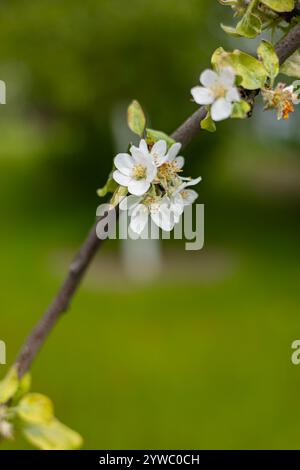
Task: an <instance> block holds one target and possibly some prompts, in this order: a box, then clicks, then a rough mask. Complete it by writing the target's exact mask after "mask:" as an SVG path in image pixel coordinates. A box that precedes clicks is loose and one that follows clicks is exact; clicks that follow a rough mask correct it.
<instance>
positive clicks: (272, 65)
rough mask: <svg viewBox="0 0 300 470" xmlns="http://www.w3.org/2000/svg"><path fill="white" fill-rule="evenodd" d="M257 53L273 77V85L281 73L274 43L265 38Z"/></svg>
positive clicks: (271, 77)
mask: <svg viewBox="0 0 300 470" xmlns="http://www.w3.org/2000/svg"><path fill="white" fill-rule="evenodd" d="M257 54H258V57H259V58H260V60H261V61H262V63H263V64H264V67H265V69H266V71H267V73H268V75H269V77H270V79H271V84H272V85H273V83H274V80H275V78H276V77H277V75H278V74H279V58H278V56H277V54H276V51H275V48H274V46H273V44H271V43H270V42H269V41H266V40H263V41H262V42H261V43H260V45H259V47H258V49H257Z"/></svg>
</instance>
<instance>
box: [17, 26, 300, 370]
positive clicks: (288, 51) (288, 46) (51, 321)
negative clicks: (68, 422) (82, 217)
mask: <svg viewBox="0 0 300 470" xmlns="http://www.w3.org/2000/svg"><path fill="white" fill-rule="evenodd" d="M299 47H300V25H298V26H296V27H294V28H293V29H292V30H291V31H290V32H289V33H288V34H287V36H286V37H285V38H284V39H282V40H281V41H280V42H279V43H278V44H277V46H276V51H277V54H278V56H279V60H280V63H281V64H282V63H283V62H284V61H285V60H286V59H287V58H288V57H289V56H290V55H292V54H293V53H294V52H295V51H296V50H297V49H298V48H299ZM205 116H206V109H205V107H201V108H200V109H198V110H197V111H196V112H195V113H194V114H193V115H192V116H191V117H189V118H188V119H187V120H186V121H185V122H184V123H183V124H182V125H181V126H180V127H179V128H178V129H177V130H176V131H175V132H174V133H173V135H172V137H173V138H174V140H176V141H177V142H181V143H182V144H183V145H184V146H185V145H187V144H188V143H189V142H190V141H191V140H192V139H193V138H194V137H195V136H196V135H197V134H198V132H199V131H200V129H201V128H200V121H201V120H202V119H204V118H205ZM101 244H102V242H101V240H100V239H99V238H98V237H97V234H96V225H94V226H93V228H92V229H91V231H90V233H89V235H88V237H87V238H86V240H85V242H84V243H83V245H82V246H81V248H80V250H79V252H78V254H77V256H76V257H75V258H74V261H73V262H72V263H71V265H70V268H69V272H68V274H67V277H66V279H65V281H64V283H63V284H62V286H61V288H60V290H59V292H58V294H57V295H56V296H55V298H54V300H53V301H52V303H51V304H50V305H49V307H48V309H47V310H46V312H45V314H44V315H43V317H42V318H41V320H40V321H39V322H38V324H37V325H36V326H35V328H34V329H33V331H32V332H31V334H30V336H29V337H28V338H27V340H26V342H25V344H24V346H23V348H22V349H21V351H20V353H19V355H18V357H17V359H16V362H15V365H16V367H17V369H18V373H19V377H22V376H23V375H24V374H25V372H26V371H27V370H28V369H29V368H30V366H31V364H32V362H33V360H34V358H35V357H36V355H37V353H38V352H39V350H40V348H41V347H42V345H43V344H44V342H45V341H46V339H47V337H48V335H49V334H50V332H51V330H52V329H53V327H54V326H55V324H56V323H57V321H58V320H59V318H60V317H61V315H62V314H63V313H64V312H65V311H66V310H67V309H68V307H69V306H70V302H71V300H72V298H73V296H74V294H75V292H76V291H77V289H78V287H79V284H80V281H81V280H82V278H83V276H84V274H85V272H86V270H87V268H88V267H89V265H90V263H91V262H92V260H93V258H94V256H95V255H96V253H97V251H98V249H99V247H100V245H101Z"/></svg>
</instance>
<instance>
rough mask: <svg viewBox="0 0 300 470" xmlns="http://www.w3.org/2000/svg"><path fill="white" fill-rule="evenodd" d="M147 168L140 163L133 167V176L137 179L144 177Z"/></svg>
mask: <svg viewBox="0 0 300 470" xmlns="http://www.w3.org/2000/svg"><path fill="white" fill-rule="evenodd" d="M146 175H147V168H146V167H145V166H143V165H141V164H140V163H139V164H138V165H135V167H134V168H133V177H134V178H135V179H137V180H142V179H144V178H146Z"/></svg>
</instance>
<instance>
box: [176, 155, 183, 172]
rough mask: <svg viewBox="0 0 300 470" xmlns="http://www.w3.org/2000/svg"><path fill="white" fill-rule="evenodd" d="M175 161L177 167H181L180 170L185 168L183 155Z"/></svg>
mask: <svg viewBox="0 0 300 470" xmlns="http://www.w3.org/2000/svg"><path fill="white" fill-rule="evenodd" d="M175 163H176V166H177V168H179V170H181V168H183V166H184V158H183V157H177V158H175Z"/></svg>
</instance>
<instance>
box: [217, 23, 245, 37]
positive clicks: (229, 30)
mask: <svg viewBox="0 0 300 470" xmlns="http://www.w3.org/2000/svg"><path fill="white" fill-rule="evenodd" d="M221 28H222V29H223V31H225V33H227V34H229V36H232V37H233V38H239V37H241V35H240V34H238V33H237V31H236V28H235V27H234V26H226V24H223V23H221Z"/></svg>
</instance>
